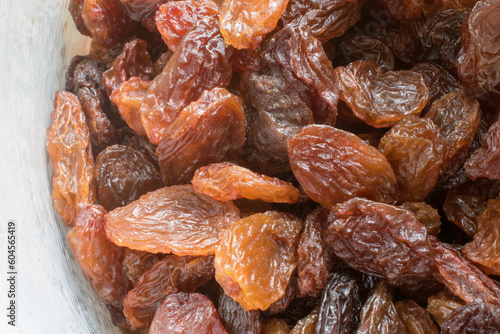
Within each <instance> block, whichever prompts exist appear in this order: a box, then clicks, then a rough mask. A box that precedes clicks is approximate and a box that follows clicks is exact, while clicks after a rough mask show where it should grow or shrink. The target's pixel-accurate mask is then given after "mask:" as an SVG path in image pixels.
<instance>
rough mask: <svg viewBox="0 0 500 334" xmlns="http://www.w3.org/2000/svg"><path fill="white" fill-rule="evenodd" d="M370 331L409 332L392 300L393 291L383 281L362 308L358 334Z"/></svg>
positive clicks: (403, 333) (365, 333)
mask: <svg viewBox="0 0 500 334" xmlns="http://www.w3.org/2000/svg"><path fill="white" fill-rule="evenodd" d="M368 333H400V334H407V333H408V331H407V329H406V326H405V324H404V322H403V321H402V320H401V319H400V318H399V316H398V313H397V310H396V307H395V306H394V303H393V302H392V293H391V292H390V291H389V290H388V289H387V285H386V284H385V282H383V281H382V282H380V283H379V284H378V285H377V287H376V288H375V289H374V291H373V292H372V293H371V295H370V296H369V297H368V300H367V301H366V303H365V304H364V305H363V308H362V309H361V323H360V325H359V328H358V331H357V332H356V334H368Z"/></svg>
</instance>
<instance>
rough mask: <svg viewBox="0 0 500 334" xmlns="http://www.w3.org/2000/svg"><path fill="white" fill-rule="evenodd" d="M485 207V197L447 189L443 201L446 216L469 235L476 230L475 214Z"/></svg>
mask: <svg viewBox="0 0 500 334" xmlns="http://www.w3.org/2000/svg"><path fill="white" fill-rule="evenodd" d="M485 207H486V199H485V198H484V197H480V196H473V195H469V194H460V193H458V192H455V191H451V190H450V191H448V192H447V194H446V198H445V201H444V203H443V211H444V213H445V214H446V218H448V220H449V221H451V222H452V223H453V224H455V225H457V226H458V227H460V228H461V229H462V230H463V231H464V232H465V233H467V234H468V235H469V236H470V237H473V236H474V234H476V232H477V216H478V215H479V214H480V213H481V212H482V211H483V210H484V208H485Z"/></svg>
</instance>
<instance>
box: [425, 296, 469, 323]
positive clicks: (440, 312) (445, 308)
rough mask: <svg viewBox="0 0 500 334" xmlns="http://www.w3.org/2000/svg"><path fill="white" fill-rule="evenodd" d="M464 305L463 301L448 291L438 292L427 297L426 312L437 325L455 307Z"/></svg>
mask: <svg viewBox="0 0 500 334" xmlns="http://www.w3.org/2000/svg"><path fill="white" fill-rule="evenodd" d="M462 305H465V303H464V301H463V300H461V299H460V298H458V297H457V296H455V295H454V294H452V293H451V292H449V291H445V292H440V293H438V294H437V295H435V296H432V297H429V299H428V302H427V312H429V313H430V314H431V315H432V316H433V317H434V319H435V320H436V322H437V323H438V325H439V326H441V325H442V324H443V322H444V321H445V320H446V318H448V317H449V316H450V314H451V313H452V312H453V311H454V310H455V309H456V308H457V307H460V306H462Z"/></svg>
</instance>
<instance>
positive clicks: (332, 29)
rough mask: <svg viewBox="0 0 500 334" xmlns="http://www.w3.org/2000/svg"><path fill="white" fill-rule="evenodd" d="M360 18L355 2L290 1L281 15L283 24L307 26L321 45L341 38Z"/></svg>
mask: <svg viewBox="0 0 500 334" xmlns="http://www.w3.org/2000/svg"><path fill="white" fill-rule="evenodd" d="M360 16H361V4H360V3H359V2H358V1H357V0H354V1H353V0H314V1H311V0H290V1H289V2H288V6H287V8H286V10H285V12H284V13H283V16H282V21H283V23H285V24H291V25H297V26H307V27H309V28H310V29H311V32H312V33H313V35H314V37H316V38H317V39H319V40H320V41H321V42H322V43H325V42H326V41H328V40H330V39H332V38H334V37H338V36H342V35H343V34H344V33H345V32H346V31H347V30H348V29H349V28H350V27H351V26H353V25H354V24H355V23H356V22H357V21H358V20H359V18H360Z"/></svg>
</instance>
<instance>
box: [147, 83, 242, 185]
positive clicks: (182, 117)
mask: <svg viewBox="0 0 500 334" xmlns="http://www.w3.org/2000/svg"><path fill="white" fill-rule="evenodd" d="M245 124H246V120H245V114H244V112H243V106H242V103H241V100H240V98H239V97H237V96H236V95H233V94H231V93H229V92H228V91H227V90H225V89H223V88H214V89H212V90H210V91H205V92H204V93H203V94H202V95H201V97H200V98H199V99H198V100H197V101H195V102H193V103H191V104H190V105H189V106H187V107H186V108H184V109H183V110H182V112H181V113H180V114H179V116H178V117H177V119H176V120H175V121H174V122H173V123H172V124H171V125H170V126H169V128H168V129H167V130H166V131H165V137H164V138H163V139H162V141H161V143H160V145H158V149H157V151H156V154H157V155H158V163H159V165H160V171H161V173H162V177H163V180H164V182H165V183H170V184H184V183H188V182H189V181H190V180H191V179H192V177H193V175H194V173H195V171H196V170H197V169H198V168H200V167H203V166H206V165H208V164H210V163H216V162H221V161H228V160H236V159H237V158H238V155H239V153H240V151H241V149H242V148H243V144H244V143H245Z"/></svg>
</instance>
